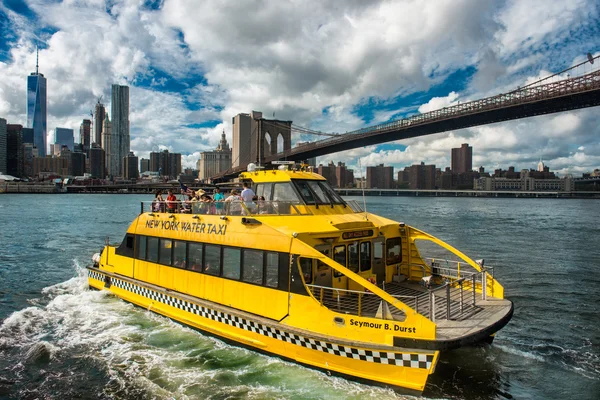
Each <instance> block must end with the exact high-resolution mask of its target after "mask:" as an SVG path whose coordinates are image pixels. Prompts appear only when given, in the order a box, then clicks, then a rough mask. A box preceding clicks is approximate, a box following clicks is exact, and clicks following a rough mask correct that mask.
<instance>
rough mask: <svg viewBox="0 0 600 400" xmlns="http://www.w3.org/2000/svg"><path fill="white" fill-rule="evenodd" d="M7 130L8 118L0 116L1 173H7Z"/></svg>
mask: <svg viewBox="0 0 600 400" xmlns="http://www.w3.org/2000/svg"><path fill="white" fill-rule="evenodd" d="M7 135H8V134H7V132H6V120H5V119H4V118H0V174H6V173H7V171H6V153H7V151H6V150H7V146H6V140H7Z"/></svg>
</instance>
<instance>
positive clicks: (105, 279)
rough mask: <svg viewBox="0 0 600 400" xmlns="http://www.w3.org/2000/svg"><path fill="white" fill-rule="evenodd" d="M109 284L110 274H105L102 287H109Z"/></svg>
mask: <svg viewBox="0 0 600 400" xmlns="http://www.w3.org/2000/svg"><path fill="white" fill-rule="evenodd" d="M110 285H111V282H110V276H105V277H104V287H105V288H106V289H110Z"/></svg>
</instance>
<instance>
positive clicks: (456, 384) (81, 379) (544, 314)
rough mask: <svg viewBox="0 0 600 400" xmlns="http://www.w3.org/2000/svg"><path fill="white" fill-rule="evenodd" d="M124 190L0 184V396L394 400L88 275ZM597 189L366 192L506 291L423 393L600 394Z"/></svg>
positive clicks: (127, 201) (132, 200) (123, 222)
mask: <svg viewBox="0 0 600 400" xmlns="http://www.w3.org/2000/svg"><path fill="white" fill-rule="evenodd" d="M148 199H149V196H134V195H1V196H0V225H1V229H0V321H1V322H0V398H26V399H27V398H31V399H34V398H49V399H54V398H60V399H68V398H118V399H146V398H147V399H153V398H157V399H163V398H164V399H167V398H177V399H185V398H188V399H194V398H198V399H204V398H210V399H246V398H248V399H394V398H411V397H410V396H406V395H401V394H398V393H396V392H394V391H392V390H389V389H384V388H378V387H371V386H366V385H362V384H358V383H354V382H350V381H347V380H344V379H341V378H335V377H329V376H327V375H325V374H323V373H320V372H317V371H313V370H310V369H307V368H304V367H301V366H298V365H295V364H292V363H288V362H284V361H281V360H279V359H277V358H273V357H267V356H263V355H259V354H256V353H254V352H252V351H249V350H245V349H241V348H237V347H233V346H230V345H227V344H224V343H223V342H221V341H219V340H218V339H214V338H211V337H207V336H204V335H202V334H201V333H198V332H196V331H194V330H192V329H189V328H186V327H183V326H181V325H178V324H176V323H173V322H172V321H170V320H168V319H166V318H164V317H161V316H157V315H155V314H152V313H150V312H148V311H145V310H142V309H140V308H136V307H133V306H131V305H129V304H126V303H124V302H122V301H120V300H118V299H115V298H113V297H110V296H107V295H106V294H105V293H102V292H95V291H89V290H88V289H87V284H86V279H85V272H84V266H85V265H86V264H87V263H88V260H89V259H90V256H91V254H93V253H94V252H97V251H98V250H99V249H100V248H101V247H102V246H103V244H104V238H105V237H106V236H110V237H111V241H120V240H121V238H122V236H123V234H124V232H125V230H126V229H127V227H128V225H129V223H130V221H131V220H132V219H133V218H134V217H135V215H136V214H137V213H138V212H139V201H141V200H148ZM598 204H599V203H598V202H596V201H593V200H560V199H539V200H534V199H463V198H416V197H410V198H404V197H402V198H388V197H370V198H367V206H368V208H369V211H371V212H375V213H378V214H381V215H385V216H388V217H392V218H395V219H398V220H401V221H404V222H406V223H407V224H410V225H414V226H416V227H418V228H421V229H423V230H425V231H428V232H430V233H432V234H434V235H436V236H438V237H440V238H441V239H443V240H446V241H448V242H450V243H451V244H453V245H455V246H456V247H458V248H459V249H461V250H463V251H464V252H466V253H467V254H469V255H472V256H474V257H476V258H485V259H486V264H489V265H494V266H496V269H495V275H496V277H497V278H498V279H499V280H500V282H501V283H502V284H503V285H504V287H505V294H506V296H507V297H508V298H510V299H511V300H513V301H514V302H515V315H514V317H513V319H512V321H511V322H510V323H509V325H508V326H506V327H505V328H504V329H503V330H502V331H500V333H499V334H498V335H497V338H496V340H495V342H494V344H493V345H492V346H482V347H478V348H466V349H460V350H457V351H453V352H451V353H448V354H446V355H445V356H444V357H443V358H442V360H441V361H440V363H439V364H438V367H437V370H436V374H435V375H433V376H431V377H430V380H429V382H428V386H427V388H426V390H425V392H424V397H426V398H468V399H504V398H515V399H542V398H552V399H571V398H577V399H599V398H600V311H599V309H600V277H599V275H598V273H599V272H600V245H598V239H599V238H600V235H599V231H598V227H597V220H598V216H599V214H600V213H599V212H598Z"/></svg>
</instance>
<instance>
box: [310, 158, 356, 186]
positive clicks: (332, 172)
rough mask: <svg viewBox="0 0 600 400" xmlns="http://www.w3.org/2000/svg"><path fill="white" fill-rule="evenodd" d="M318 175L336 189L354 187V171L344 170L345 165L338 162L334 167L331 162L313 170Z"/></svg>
mask: <svg viewBox="0 0 600 400" xmlns="http://www.w3.org/2000/svg"><path fill="white" fill-rule="evenodd" d="M315 172H317V173H318V174H319V175H321V176H323V178H325V179H327V182H329V184H330V185H331V186H333V187H336V188H346V187H353V186H354V171H353V170H351V169H347V168H346V164H345V163H343V162H338V163H337V165H335V164H334V163H333V162H332V161H330V162H329V164H327V165H323V164H319V166H318V167H317V168H316V169H315Z"/></svg>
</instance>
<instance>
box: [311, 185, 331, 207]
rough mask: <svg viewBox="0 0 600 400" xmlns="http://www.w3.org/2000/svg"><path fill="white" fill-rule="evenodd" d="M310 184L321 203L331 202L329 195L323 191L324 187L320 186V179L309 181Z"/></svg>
mask: <svg viewBox="0 0 600 400" xmlns="http://www.w3.org/2000/svg"><path fill="white" fill-rule="evenodd" d="M308 186H310V188H311V189H312V190H313V192H314V193H315V195H316V196H317V201H318V202H319V203H321V204H323V203H330V201H329V199H328V198H327V195H326V194H325V192H324V191H323V188H321V186H319V182H318V181H309V182H308Z"/></svg>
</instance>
